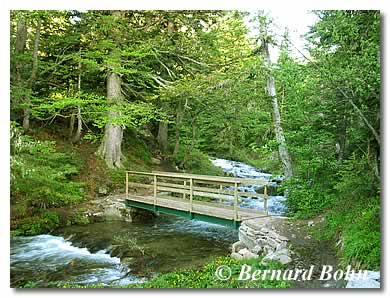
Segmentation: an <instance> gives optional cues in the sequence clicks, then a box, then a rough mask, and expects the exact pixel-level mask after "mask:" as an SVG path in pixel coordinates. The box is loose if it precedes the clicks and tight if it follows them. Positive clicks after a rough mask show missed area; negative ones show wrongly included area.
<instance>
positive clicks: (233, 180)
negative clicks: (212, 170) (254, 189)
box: [126, 171, 269, 185]
mask: <svg viewBox="0 0 390 298" xmlns="http://www.w3.org/2000/svg"><path fill="white" fill-rule="evenodd" d="M126 172H127V173H129V174H138V175H145V176H154V175H157V176H160V177H177V178H187V179H189V178H193V179H196V180H203V181H214V182H225V183H239V184H243V185H248V184H255V185H269V181H267V180H264V179H254V178H237V177H222V176H209V175H198V174H187V173H174V172H159V171H153V172H138V171H126Z"/></svg>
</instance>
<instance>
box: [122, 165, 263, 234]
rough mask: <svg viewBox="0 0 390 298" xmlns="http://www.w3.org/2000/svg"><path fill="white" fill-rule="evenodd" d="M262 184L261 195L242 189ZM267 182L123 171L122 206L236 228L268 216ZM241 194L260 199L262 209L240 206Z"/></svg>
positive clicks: (183, 174)
mask: <svg viewBox="0 0 390 298" xmlns="http://www.w3.org/2000/svg"><path fill="white" fill-rule="evenodd" d="M243 185H260V186H263V189H264V192H263V193H262V194H259V193H256V192H242V191H239V187H240V186H243ZM267 185H268V181H266V180H260V179H244V178H235V177H220V176H208V175H194V174H185V173H170V172H152V173H145V172H135V171H127V172H126V206H128V207H136V208H141V209H146V210H149V211H153V212H161V213H166V214H173V215H177V216H182V217H186V218H190V219H197V220H201V221H206V222H210V223H216V224H222V225H225V226H228V227H233V228H238V227H239V226H240V223H241V222H242V221H243V220H247V219H253V218H258V217H265V216H268V211H267V200H268V194H267ZM242 197H254V198H257V199H263V202H264V209H263V210H256V209H249V208H243V207H240V204H239V203H240V202H241V201H242Z"/></svg>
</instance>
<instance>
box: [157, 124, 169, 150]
mask: <svg viewBox="0 0 390 298" xmlns="http://www.w3.org/2000/svg"><path fill="white" fill-rule="evenodd" d="M157 142H158V145H159V146H160V149H161V152H162V153H163V154H166V153H167V152H168V123H166V122H159V124H158V134H157Z"/></svg>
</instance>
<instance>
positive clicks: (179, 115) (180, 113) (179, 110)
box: [173, 102, 184, 156]
mask: <svg viewBox="0 0 390 298" xmlns="http://www.w3.org/2000/svg"><path fill="white" fill-rule="evenodd" d="M183 114H184V107H183V106H182V105H181V102H179V104H178V108H177V111H176V127H175V148H174V149H173V155H174V156H175V155H176V154H177V153H179V150H180V129H181V124H182V120H183Z"/></svg>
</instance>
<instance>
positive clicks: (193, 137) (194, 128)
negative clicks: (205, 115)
mask: <svg viewBox="0 0 390 298" xmlns="http://www.w3.org/2000/svg"><path fill="white" fill-rule="evenodd" d="M196 118H197V117H196V116H195V117H194V118H192V121H191V127H192V139H191V145H190V147H189V148H187V150H186V153H185V155H184V157H183V160H182V162H181V163H180V165H179V168H183V167H184V165H185V164H186V163H187V161H188V159H189V157H190V154H191V152H192V150H194V148H195V139H196Z"/></svg>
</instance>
